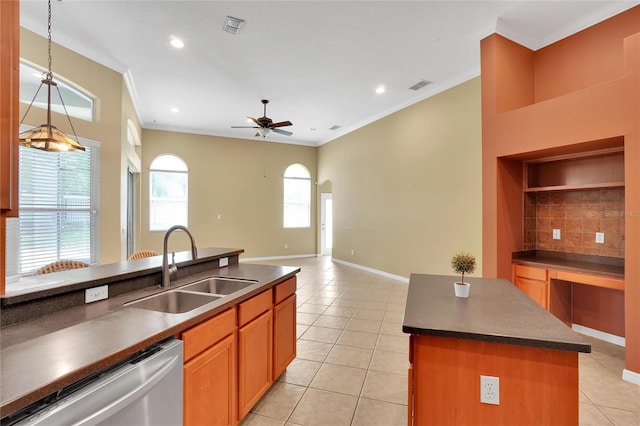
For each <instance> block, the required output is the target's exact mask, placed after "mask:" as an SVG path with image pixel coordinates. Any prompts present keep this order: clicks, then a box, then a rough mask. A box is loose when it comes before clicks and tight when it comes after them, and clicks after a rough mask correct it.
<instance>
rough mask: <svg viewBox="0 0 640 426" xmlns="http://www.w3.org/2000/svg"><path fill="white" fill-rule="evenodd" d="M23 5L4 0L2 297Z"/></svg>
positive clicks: (0, 27)
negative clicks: (21, 7) (21, 9)
mask: <svg viewBox="0 0 640 426" xmlns="http://www.w3.org/2000/svg"><path fill="white" fill-rule="evenodd" d="M19 66H20V2H19V1H18V0H8V1H4V0H3V1H0V87H1V88H2V96H0V253H2V255H0V260H1V261H0V295H3V294H5V256H4V253H5V249H6V247H5V239H6V235H5V232H6V218H7V217H17V216H18V129H19V124H18V123H19V117H18V114H19V103H18V101H19V95H18V93H19V92H18V91H19V81H20V75H19V71H18V70H19Z"/></svg>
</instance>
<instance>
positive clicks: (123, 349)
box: [0, 260, 300, 417]
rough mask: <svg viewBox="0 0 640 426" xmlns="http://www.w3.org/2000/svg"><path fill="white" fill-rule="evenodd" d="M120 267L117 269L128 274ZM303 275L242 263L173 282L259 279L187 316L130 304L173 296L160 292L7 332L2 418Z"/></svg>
mask: <svg viewBox="0 0 640 426" xmlns="http://www.w3.org/2000/svg"><path fill="white" fill-rule="evenodd" d="M141 263H145V264H147V262H141ZM155 263H157V262H154V261H153V260H151V261H149V262H148V264H147V268H155V267H156V265H155ZM117 265H118V264H116V266H114V268H116V269H117V268H121V266H117ZM139 266H140V264H136V269H137V268H138V267H139ZM87 269H89V268H87ZM142 269H144V267H141V269H140V271H141V270H142ZM299 271H300V268H297V267H286V266H270V265H252V264H248V263H239V264H233V265H229V266H227V267H222V268H219V269H218V268H216V269H215V270H212V271H206V272H200V273H197V274H194V275H191V276H189V277H185V278H182V279H179V280H177V281H176V282H172V283H171V289H175V288H177V287H180V286H182V285H184V284H187V283H189V282H192V281H195V280H198V279H202V278H205V277H208V276H225V277H234V278H247V279H253V280H257V283H256V284H254V285H252V286H249V287H247V288H245V289H243V290H241V291H239V292H237V293H234V294H233V295H231V296H229V297H224V298H221V299H218V300H215V301H213V302H211V303H208V304H206V305H204V306H202V307H200V308H197V309H194V310H192V311H190V312H187V313H183V314H167V313H162V312H156V311H150V310H144V309H139V308H135V307H133V306H127V307H125V306H123V304H124V303H126V302H129V301H131V300H135V299H138V298H140V297H144V296H147V295H151V294H154V293H158V292H161V291H166V289H160V288H158V287H157V286H153V287H149V288H145V289H143V290H138V291H134V292H131V293H127V294H122V295H119V296H116V297H113V298H111V297H110V298H109V299H107V300H104V301H100V302H94V303H90V304H86V305H82V306H77V307H74V308H71V309H66V310H64V311H60V312H57V313H54V314H50V315H46V316H43V317H40V318H36V319H33V320H30V321H25V322H22V323H19V324H15V325H11V326H8V327H5V328H3V329H1V330H0V349H1V352H0V417H5V416H7V415H9V414H11V413H13V412H15V411H17V410H19V409H21V408H23V407H26V406H27V405H29V404H31V403H33V402H35V401H38V400H39V399H41V398H43V397H45V396H47V395H49V394H51V393H54V392H56V391H58V390H59V389H61V388H62V387H64V386H67V385H70V384H72V383H74V382H76V381H78V380H80V379H82V378H84V377H86V376H88V375H90V374H92V373H95V372H97V371H99V370H101V369H103V368H105V367H108V366H110V365H112V364H114V363H116V362H119V361H121V360H123V359H125V358H127V357H128V356H130V355H132V354H134V353H135V352H137V351H139V350H141V349H144V348H145V347H147V346H149V345H151V344H153V343H156V342H159V341H160V340H162V339H164V338H166V337H169V336H173V335H176V334H179V333H180V332H182V331H184V330H186V329H188V328H190V327H192V326H194V325H196V324H198V323H200V322H202V321H204V320H206V319H208V318H210V317H212V316H214V315H216V314H218V313H220V312H222V311H224V310H226V309H228V308H229V307H231V306H233V305H235V304H237V303H239V302H241V301H243V300H245V299H248V298H250V297H252V296H254V295H255V294H257V293H260V292H261V291H263V290H266V289H268V288H270V287H272V286H273V285H275V284H276V283H278V282H280V281H282V280H284V279H287V278H289V277H292V276H294V275H295V274H296V273H298V272H299ZM125 272H126V271H125ZM105 279H106V278H105Z"/></svg>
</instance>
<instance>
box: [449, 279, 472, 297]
mask: <svg viewBox="0 0 640 426" xmlns="http://www.w3.org/2000/svg"><path fill="white" fill-rule="evenodd" d="M453 289H454V291H455V292H456V297H469V290H471V284H469V283H461V282H456V283H453Z"/></svg>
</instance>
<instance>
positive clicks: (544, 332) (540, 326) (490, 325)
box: [402, 274, 591, 353]
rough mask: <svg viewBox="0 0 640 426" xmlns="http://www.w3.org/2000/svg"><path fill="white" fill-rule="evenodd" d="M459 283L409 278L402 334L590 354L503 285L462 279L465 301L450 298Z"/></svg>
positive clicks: (432, 277) (557, 324)
mask: <svg viewBox="0 0 640 426" xmlns="http://www.w3.org/2000/svg"><path fill="white" fill-rule="evenodd" d="M459 280H460V277H455V276H447V275H427V274H411V278H410V281H409V293H408V296H407V305H406V308H405V316H404V320H403V324H402V331H403V332H404V333H407V334H414V335H426V336H440V337H450V338H459V339H466V340H476V341H483V342H490V343H504V344H511V345H519V346H528V347H534V348H542V349H555V350H564V351H572V352H585V353H589V352H591V344H589V343H588V342H587V341H585V340H584V339H583V338H582V337H581V336H579V335H578V334H577V333H575V332H574V331H573V330H571V329H570V328H568V327H567V326H566V325H565V324H564V323H562V321H560V320H558V319H557V318H555V317H554V316H553V315H551V314H550V313H549V312H547V311H546V310H544V309H543V308H542V307H540V306H539V305H538V304H537V303H535V302H534V301H533V300H531V299H530V298H529V297H528V296H526V295H525V294H523V293H522V292H520V291H519V290H518V289H517V288H516V287H515V286H514V285H513V284H511V283H510V282H508V281H507V280H503V279H491V278H476V277H465V282H470V283H471V292H470V295H469V298H459V297H456V296H455V295H454V294H453V283H454V282H455V281H459Z"/></svg>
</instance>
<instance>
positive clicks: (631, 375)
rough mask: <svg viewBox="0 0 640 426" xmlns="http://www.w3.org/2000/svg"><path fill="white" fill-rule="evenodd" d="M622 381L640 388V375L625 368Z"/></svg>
mask: <svg viewBox="0 0 640 426" xmlns="http://www.w3.org/2000/svg"><path fill="white" fill-rule="evenodd" d="M622 380H624V381H627V382H629V383H633V384H634V385H638V386H640V373H636V372H635V371H631V370H627V369H626V368H625V369H624V370H622Z"/></svg>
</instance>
